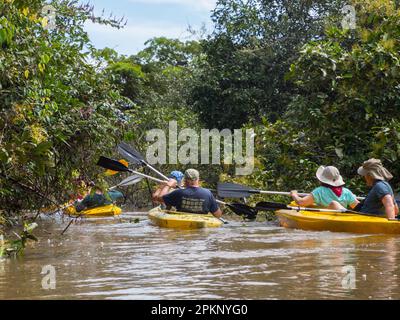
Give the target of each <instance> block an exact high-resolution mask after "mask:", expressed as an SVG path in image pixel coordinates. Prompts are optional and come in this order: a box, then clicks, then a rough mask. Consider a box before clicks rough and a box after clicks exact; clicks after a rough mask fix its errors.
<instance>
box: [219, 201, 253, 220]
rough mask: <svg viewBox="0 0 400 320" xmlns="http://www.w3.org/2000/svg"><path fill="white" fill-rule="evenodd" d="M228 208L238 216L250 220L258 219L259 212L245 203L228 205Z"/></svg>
mask: <svg viewBox="0 0 400 320" xmlns="http://www.w3.org/2000/svg"><path fill="white" fill-rule="evenodd" d="M226 206H227V207H228V208H229V209H231V210H232V211H233V212H234V213H235V214H237V215H238V216H242V217H244V218H246V219H249V220H254V219H255V218H257V213H258V210H257V209H256V208H252V207H250V206H248V205H245V204H243V203H227V204H226Z"/></svg>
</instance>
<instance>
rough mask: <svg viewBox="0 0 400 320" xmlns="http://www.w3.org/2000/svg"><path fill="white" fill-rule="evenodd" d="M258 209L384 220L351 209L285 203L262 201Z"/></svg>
mask: <svg viewBox="0 0 400 320" xmlns="http://www.w3.org/2000/svg"><path fill="white" fill-rule="evenodd" d="M256 209H257V210H258V211H276V210H296V211H313V212H335V213H352V214H358V215H363V216H371V217H380V218H382V216H379V215H375V214H369V213H363V212H358V211H353V210H349V209H341V210H335V209H320V208H306V207H300V206H291V205H286V204H284V203H277V202H267V201H262V202H259V203H257V204H256Z"/></svg>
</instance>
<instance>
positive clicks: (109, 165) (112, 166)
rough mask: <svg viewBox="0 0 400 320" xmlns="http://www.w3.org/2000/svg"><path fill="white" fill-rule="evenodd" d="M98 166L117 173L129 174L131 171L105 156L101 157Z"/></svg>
mask: <svg viewBox="0 0 400 320" xmlns="http://www.w3.org/2000/svg"><path fill="white" fill-rule="evenodd" d="M97 165H98V166H100V167H102V168H104V169H109V170H112V171H117V172H129V171H130V170H129V168H127V167H126V166H125V165H123V164H122V163H121V162H119V161H117V160H113V159H110V158H106V157H103V156H101V157H100V159H99V161H98V162H97Z"/></svg>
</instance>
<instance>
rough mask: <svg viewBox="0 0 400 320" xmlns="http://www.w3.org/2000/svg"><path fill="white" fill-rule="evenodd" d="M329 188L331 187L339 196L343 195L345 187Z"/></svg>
mask: <svg viewBox="0 0 400 320" xmlns="http://www.w3.org/2000/svg"><path fill="white" fill-rule="evenodd" d="M329 189H331V190H332V191H333V193H334V194H336V195H337V196H338V197H340V196H341V195H342V192H343V187H329Z"/></svg>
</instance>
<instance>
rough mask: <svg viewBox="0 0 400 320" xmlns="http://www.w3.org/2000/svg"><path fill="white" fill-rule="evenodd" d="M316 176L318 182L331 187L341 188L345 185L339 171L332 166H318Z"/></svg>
mask: <svg viewBox="0 0 400 320" xmlns="http://www.w3.org/2000/svg"><path fill="white" fill-rule="evenodd" d="M316 176H317V178H318V180H319V181H321V182H322V183H325V184H328V185H330V186H332V187H341V186H343V185H344V184H345V183H344V181H343V178H342V176H341V175H340V172H339V170H338V169H337V168H336V167H333V166H328V167H324V166H320V167H319V168H318V170H317V173H316Z"/></svg>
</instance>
